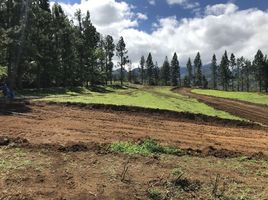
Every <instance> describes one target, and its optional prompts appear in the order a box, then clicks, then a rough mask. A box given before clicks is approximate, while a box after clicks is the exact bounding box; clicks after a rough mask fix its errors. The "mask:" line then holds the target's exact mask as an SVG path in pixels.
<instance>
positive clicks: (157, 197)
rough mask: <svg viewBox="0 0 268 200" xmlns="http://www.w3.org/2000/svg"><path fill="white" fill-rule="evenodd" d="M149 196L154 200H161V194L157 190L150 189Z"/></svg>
mask: <svg viewBox="0 0 268 200" xmlns="http://www.w3.org/2000/svg"><path fill="white" fill-rule="evenodd" d="M148 196H149V198H150V199H152V200H160V199H161V192H160V191H159V190H157V189H149V190H148Z"/></svg>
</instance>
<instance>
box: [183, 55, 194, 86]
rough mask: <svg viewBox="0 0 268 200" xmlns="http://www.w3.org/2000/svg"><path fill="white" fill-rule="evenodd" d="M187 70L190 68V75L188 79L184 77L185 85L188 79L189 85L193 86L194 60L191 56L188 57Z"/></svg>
mask: <svg viewBox="0 0 268 200" xmlns="http://www.w3.org/2000/svg"><path fill="white" fill-rule="evenodd" d="M187 70H188V77H187V79H184V81H183V82H184V86H185V83H186V81H188V83H187V86H192V83H193V66H192V62H191V58H189V59H188V62H187Z"/></svg>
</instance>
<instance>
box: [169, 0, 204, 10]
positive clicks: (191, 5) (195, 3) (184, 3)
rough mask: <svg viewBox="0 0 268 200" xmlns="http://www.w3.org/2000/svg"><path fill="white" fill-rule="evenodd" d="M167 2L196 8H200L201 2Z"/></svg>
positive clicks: (180, 0) (172, 0)
mask: <svg viewBox="0 0 268 200" xmlns="http://www.w3.org/2000/svg"><path fill="white" fill-rule="evenodd" d="M167 3H168V4H169V5H175V4H177V5H180V6H182V7H183V8H184V9H194V8H198V7H199V6H200V4H199V3H198V2H196V1H195V2H191V1H190V0H167Z"/></svg>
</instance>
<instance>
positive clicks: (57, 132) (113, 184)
mask: <svg viewBox="0 0 268 200" xmlns="http://www.w3.org/2000/svg"><path fill="white" fill-rule="evenodd" d="M24 106H26V107H27V109H26V110H27V112H26V110H25V109H23V111H25V112H24V113H21V112H22V110H18V111H17V112H15V111H16V110H13V112H12V113H10V112H8V113H9V115H0V127H1V129H0V146H1V145H5V146H6V145H9V148H6V147H5V148H3V149H2V148H1V147H0V156H1V159H2V160H3V163H2V166H0V175H1V176H0V199H12V200H22V199H24V200H26V199H27V200H29V199H33V200H39V199H40V200H41V199H42V200H43V199H46V200H47V199H53V200H54V199H57V200H63V199H66V200H87V199H99V200H105V199H129V200H132V199H148V196H149V195H148V191H149V190H150V189H157V190H159V191H161V199H213V198H212V197H211V196H210V192H211V191H212V189H213V180H215V177H216V175H217V174H220V175H221V179H220V183H219V187H222V188H223V187H224V188H226V190H227V191H225V193H226V194H225V195H226V196H229V195H232V196H233V195H236V194H237V196H236V197H237V198H238V197H239V196H241V195H242V194H241V191H242V192H243V190H242V189H241V188H245V189H247V188H251V189H252V191H254V192H255V193H252V194H250V195H251V196H249V197H252V196H257V195H258V199H263V200H264V199H267V198H268V196H267V195H266V194H267V193H266V191H267V187H266V186H267V185H268V183H267V179H266V178H265V177H264V176H263V177H262V176H258V175H256V169H258V170H266V169H265V168H264V167H265V165H262V164H261V163H262V161H260V163H258V162H248V163H247V162H245V163H239V165H237V163H236V161H233V160H232V159H226V160H225V159H222V158H225V157H236V156H240V155H247V156H249V159H263V158H264V157H266V156H267V155H268V134H267V133H268V131H267V129H265V128H260V127H254V126H253V127H252V126H240V127H239V126H237V127H236V126H235V125H234V124H235V123H234V124H232V123H230V127H225V126H224V123H221V122H220V123H218V122H215V123H214V122H213V121H210V120H209V122H208V121H204V124H202V118H198V119H199V120H198V121H197V123H195V122H194V120H193V119H189V118H187V117H186V118H184V119H183V116H180V117H178V118H176V116H174V115H169V114H168V113H166V114H165V115H161V114H160V113H150V111H148V112H144V111H138V112H137V110H135V109H134V110H133V108H131V109H132V111H133V112H129V111H123V110H121V111H115V110H111V109H109V110H106V109H104V108H98V109H96V108H88V107H85V108H81V106H80V107H79V106H74V105H73V106H67V105H64V104H62V105H60V104H58V105H49V104H44V103H42V104H41V103H40V104H32V105H31V104H30V105H24ZM116 109H117V108H116ZM19 111H20V112H19ZM214 120H217V119H216V118H215V119H214ZM147 137H151V138H153V139H156V140H158V141H159V142H160V143H162V144H168V145H173V146H176V147H179V148H182V149H187V151H186V152H187V154H189V155H194V154H196V155H198V156H197V157H196V156H190V157H189V156H180V157H179V156H169V155H162V156H157V157H148V158H147V157H142V156H127V155H122V154H116V153H111V152H109V151H107V148H106V147H107V144H110V143H112V142H115V141H119V140H123V141H127V140H132V141H139V140H141V139H144V138H147ZM13 147H19V149H21V150H18V149H17V148H13ZM18 151H19V152H18ZM21 151H22V152H21ZM200 155H201V156H202V155H204V156H205V157H202V158H200ZM210 155H212V156H213V157H207V156H210ZM214 156H215V157H214ZM25 161H27V162H25ZM9 162H11V163H12V162H15V163H17V164H18V166H19V167H14V169H13V168H11V169H7V171H5V168H4V167H3V166H7V167H9V166H12V165H9V164H8V163H9ZM128 162H129V165H128V171H127V173H126V176H125V178H124V179H123V180H122V172H123V169H124V166H125V163H128ZM233 162H235V163H233ZM265 162H266V161H265ZM25 163H26V164H25ZM27 163H30V164H29V166H27ZM240 165H241V166H240ZM226 166H228V168H226ZM176 168H179V169H181V170H183V172H184V173H185V174H184V176H183V179H180V180H177V181H176V182H175V183H172V181H173V182H174V180H172V177H171V174H172V171H173V170H174V169H176ZM1 170H4V171H1ZM261 172H262V171H261ZM170 183H172V184H173V185H170ZM225 185H226V186H225ZM237 185H239V190H236V191H235V192H234V188H236V187H237ZM208 190H209V191H208ZM210 190H211V191H210ZM176 192H178V193H179V195H177V196H176ZM259 197H261V198H259ZM237 198H233V199H237ZM251 199H253V198H251Z"/></svg>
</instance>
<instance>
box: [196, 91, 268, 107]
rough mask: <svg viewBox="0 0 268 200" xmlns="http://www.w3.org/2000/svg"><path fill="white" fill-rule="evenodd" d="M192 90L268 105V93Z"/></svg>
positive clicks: (197, 92)
mask: <svg viewBox="0 0 268 200" xmlns="http://www.w3.org/2000/svg"><path fill="white" fill-rule="evenodd" d="M192 92H193V93H196V94H204V95H209V96H215V97H221V98H227V99H236V100H240V101H245V102H250V103H255V104H262V105H268V95H267V94H261V93H257V92H226V91H219V90H203V89H193V90H192Z"/></svg>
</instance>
